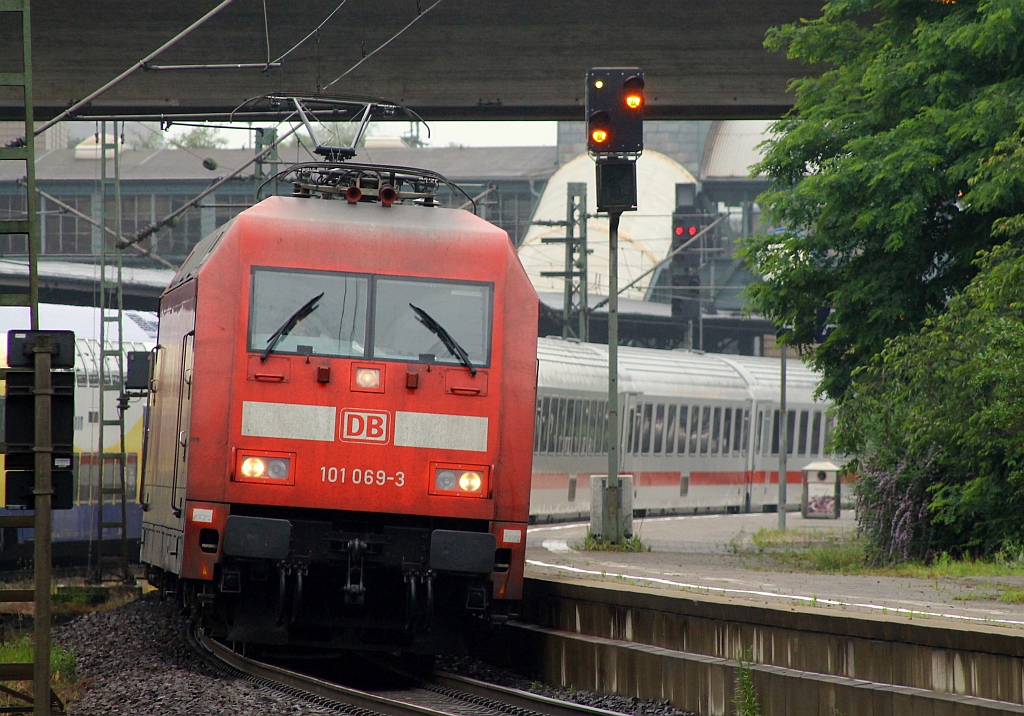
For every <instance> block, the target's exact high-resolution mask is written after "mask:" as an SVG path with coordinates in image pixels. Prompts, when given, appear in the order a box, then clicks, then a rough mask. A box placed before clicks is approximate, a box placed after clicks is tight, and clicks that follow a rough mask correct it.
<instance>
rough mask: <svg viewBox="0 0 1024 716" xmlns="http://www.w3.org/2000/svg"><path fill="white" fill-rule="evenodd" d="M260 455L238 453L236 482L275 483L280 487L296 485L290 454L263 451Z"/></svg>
mask: <svg viewBox="0 0 1024 716" xmlns="http://www.w3.org/2000/svg"><path fill="white" fill-rule="evenodd" d="M253 452H259V453H260V454H258V455H253V454H252V452H242V451H241V450H240V451H239V453H238V463H237V465H238V468H237V472H235V478H234V479H235V480H241V481H242V482H261V483H264V484H266V483H268V482H273V483H275V484H279V485H291V484H294V477H293V475H292V459H293V457H292V456H291V454H289V453H276V454H275V453H268V452H263V451H262V450H260V451H256V450H254V451H253Z"/></svg>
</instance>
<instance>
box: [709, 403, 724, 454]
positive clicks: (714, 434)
mask: <svg viewBox="0 0 1024 716" xmlns="http://www.w3.org/2000/svg"><path fill="white" fill-rule="evenodd" d="M714 415H715V417H714V419H713V420H712V421H711V454H712V455H717V454H718V448H719V447H721V445H722V443H721V434H722V409H721V408H715V413H714Z"/></svg>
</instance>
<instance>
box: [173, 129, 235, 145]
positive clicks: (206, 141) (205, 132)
mask: <svg viewBox="0 0 1024 716" xmlns="http://www.w3.org/2000/svg"><path fill="white" fill-rule="evenodd" d="M169 142H170V143H171V144H173V145H174V146H176V147H180V148H183V149H220V148H222V147H226V146H227V145H228V140H227V139H225V138H224V137H221V136H218V134H217V130H216V129H214V128H213V127H189V130H188V131H187V132H185V133H184V134H182V135H181V136H180V137H178V138H177V139H173V140H169Z"/></svg>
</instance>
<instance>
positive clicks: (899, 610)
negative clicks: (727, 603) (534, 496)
mask: <svg viewBox="0 0 1024 716" xmlns="http://www.w3.org/2000/svg"><path fill="white" fill-rule="evenodd" d="M545 546H546V545H545ZM526 563H527V564H530V565H533V566H535V567H548V568H550V569H557V570H560V571H562V572H572V573H573V574H591V575H594V576H599V577H606V578H607V577H618V578H619V579H634V580H639V581H644V582H652V583H654V584H665V585H668V586H670V587H679V588H680V589H696V590H703V591H705V592H721V593H722V594H723V595H725V594H750V595H753V596H758V597H773V598H776V599H795V600H797V601H801V602H807V603H808V604H810V605H812V606H816V605H824V606H832V607H860V608H862V609H874V610H876V611H879V612H893V613H895V614H902V615H906V616H910V617H914V616H919V617H941V618H944V619H959V620H961V621H967V622H981V623H985V624H1012V625H1013V626H1024V621H1016V620H1013V619H995V618H988V617H969V616H965V615H963V614H944V613H941V612H924V611H919V610H917V609H904V608H903V607H887V606H885V605H882V604H867V603H858V602H840V601H837V600H835V599H819V598H818V597H805V596H802V595H799V594H783V593H781V592H762V591H758V590H754V589H732V588H730V587H714V586H707V585H704V584H689V583H687V582H676V581H673V580H671V579H661V578H659V577H644V576H641V575H637V574H623V573H616V572H608V571H598V570H594V569H581V568H579V567H569V566H567V565H564V564H549V563H547V562H541V561H539V560H536V559H528V560H526Z"/></svg>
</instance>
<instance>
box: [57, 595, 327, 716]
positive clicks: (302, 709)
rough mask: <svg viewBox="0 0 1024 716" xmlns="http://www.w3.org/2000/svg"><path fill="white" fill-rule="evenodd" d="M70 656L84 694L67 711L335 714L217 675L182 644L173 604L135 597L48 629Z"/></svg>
mask: <svg viewBox="0 0 1024 716" xmlns="http://www.w3.org/2000/svg"><path fill="white" fill-rule="evenodd" d="M54 639H55V641H57V642H59V643H60V644H62V645H63V646H64V647H65V648H67V649H71V650H72V651H74V653H75V655H76V656H77V658H78V676H79V678H80V679H82V680H84V683H85V686H86V689H85V693H84V696H83V697H82V699H81V700H80V701H76V702H72V703H71V704H70V707H69V712H70V713H71V714H82V715H88V716H101V715H102V716H108V715H109V716H113V715H114V714H117V715H120V714H125V715H126V716H127V714H132V715H133V716H135V715H136V714H147V713H148V714H166V715H168V716H176V715H177V714H182V716H184V715H186V714H187V715H188V716H200V715H202V714H246V715H248V714H252V716H263V715H264V714H266V716H280V715H281V714H288V715H289V716H306V715H307V714H309V715H319V714H334V713H336V712H335V711H333V710H328V709H324V708H320V707H318V706H316V705H315V704H310V703H306V702H303V701H301V700H299V699H297V698H294V697H292V696H288V695H287V694H282V693H278V692H275V691H272V690H270V689H266V688H262V687H260V686H257V685H255V684H252V683H250V682H248V681H245V680H244V679H237V678H233V677H231V676H226V675H224V674H222V673H219V672H218V671H216V670H215V669H213V668H212V667H211V666H209V665H208V664H207V663H206V662H205V661H204V660H203V659H202V658H201V657H200V656H199V655H198V654H197V653H196V652H195V651H194V650H193V649H192V647H191V646H189V644H188V642H187V641H186V640H185V619H184V618H183V617H181V616H179V615H178V613H177V608H176V607H175V605H174V604H173V602H171V601H166V602H161V601H159V600H158V599H154V598H148V599H140V600H138V601H135V602H132V603H130V604H127V605H125V606H124V607H121V608H119V609H113V610H111V611H106V612H93V613H91V614H86V615H84V616H81V617H79V618H77V619H75V620H74V621H72V622H69V623H68V624H65V625H63V626H60V627H58V628H56V629H55V630H54Z"/></svg>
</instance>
